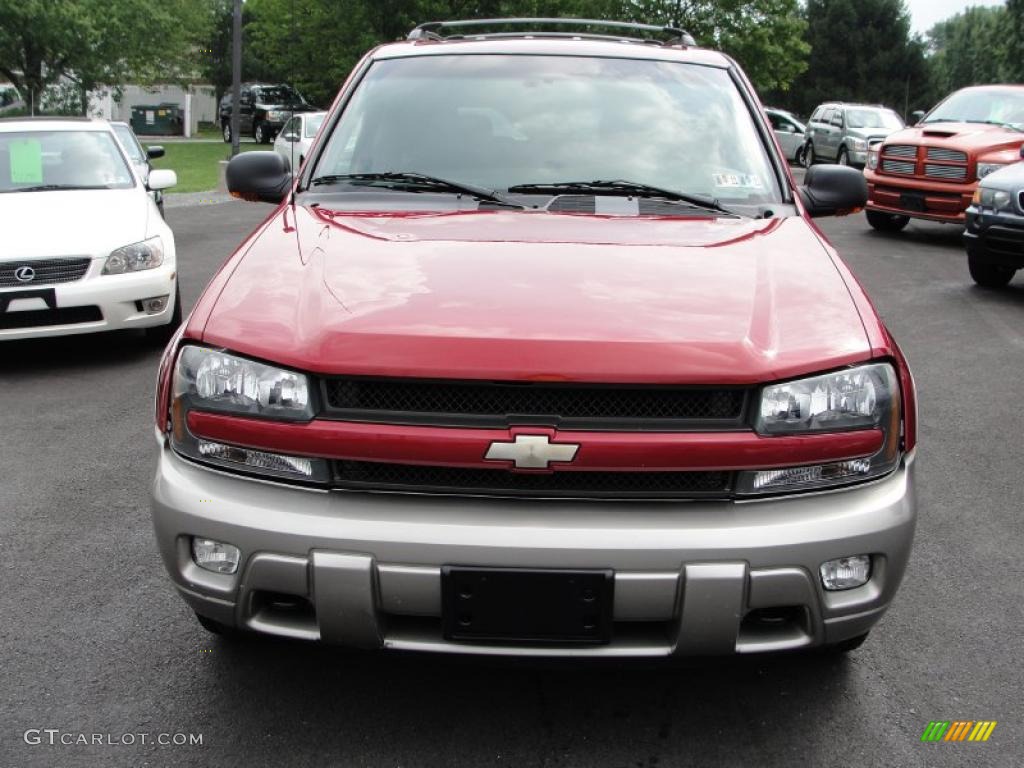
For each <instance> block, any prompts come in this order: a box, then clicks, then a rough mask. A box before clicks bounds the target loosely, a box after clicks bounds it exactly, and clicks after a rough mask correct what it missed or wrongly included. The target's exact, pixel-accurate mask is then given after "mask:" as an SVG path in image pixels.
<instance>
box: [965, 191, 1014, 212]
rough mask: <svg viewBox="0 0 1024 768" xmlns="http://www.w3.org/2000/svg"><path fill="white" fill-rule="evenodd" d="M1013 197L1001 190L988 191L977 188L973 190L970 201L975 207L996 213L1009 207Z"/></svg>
mask: <svg viewBox="0 0 1024 768" xmlns="http://www.w3.org/2000/svg"><path fill="white" fill-rule="evenodd" d="M1012 201H1013V196H1012V195H1011V194H1010V193H1009V192H1006V191H1004V190H1002V189H988V188H987V187H978V188H977V189H976V190H974V198H973V199H972V200H971V202H972V203H974V204H975V205H980V206H981V207H983V208H992V209H993V210H996V211H1001V210H1006V209H1009V208H1010V207H1011V205H1010V204H1011V202H1012Z"/></svg>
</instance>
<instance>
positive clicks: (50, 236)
mask: <svg viewBox="0 0 1024 768" xmlns="http://www.w3.org/2000/svg"><path fill="white" fill-rule="evenodd" d="M149 207H150V201H149V198H148V196H147V195H146V194H144V193H142V192H141V191H140V190H139V189H138V188H133V189H102V190H80V191H74V190H68V191H56V192H8V193H3V194H0V221H3V222H4V228H3V236H2V237H0V259H11V258H15V259H31V258H47V257H52V256H93V257H96V256H106V255H107V254H109V253H110V252H111V251H112V250H114V249H115V248H120V247H121V246H122V245H129V244H131V243H137V242H139V241H140V240H144V239H145V238H146V227H147V225H148V221H147V217H148V216H149V214H150V212H149Z"/></svg>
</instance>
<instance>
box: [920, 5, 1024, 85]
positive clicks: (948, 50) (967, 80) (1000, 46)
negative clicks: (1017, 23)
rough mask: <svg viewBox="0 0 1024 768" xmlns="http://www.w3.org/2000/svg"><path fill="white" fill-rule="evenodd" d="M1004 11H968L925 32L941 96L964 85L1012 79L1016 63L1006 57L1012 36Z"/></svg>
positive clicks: (934, 76)
mask: <svg viewBox="0 0 1024 768" xmlns="http://www.w3.org/2000/svg"><path fill="white" fill-rule="evenodd" d="M1009 29H1010V13H1009V11H1008V10H1007V9H1006V8H1002V7H995V8H983V7H975V8H968V9H967V10H966V11H964V12H963V13H958V14H956V15H955V16H953V17H951V18H949V19H946V20H945V21H942V22H939V23H938V24H936V25H935V26H934V27H932V28H931V30H929V32H928V40H929V47H930V49H931V57H930V59H929V65H930V67H931V70H932V78H933V82H934V84H935V89H936V91H937V93H938V94H939V95H940V96H942V95H945V94H947V93H949V92H950V91H955V90H956V89H958V88H963V87H964V86H967V85H978V84H982V83H996V82H1000V81H1002V80H1004V79H1013V77H1014V75H1015V74H1019V73H1018V72H1015V71H1013V70H1015V69H1016V66H1015V65H1017V64H1018V62H1019V60H1017V61H1014V60H1013V57H1012V56H1010V55H1009V49H1008V43H1009V41H1010V40H1011V39H1012V35H1008V34H1007V32H1008V31H1009Z"/></svg>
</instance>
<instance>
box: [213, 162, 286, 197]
mask: <svg viewBox="0 0 1024 768" xmlns="http://www.w3.org/2000/svg"><path fill="white" fill-rule="evenodd" d="M225 176H226V180H227V185H228V192H230V193H231V194H232V196H234V197H238V198H241V199H242V200H251V201H253V202H263V203H274V204H275V205H276V204H277V203H280V202H281V201H282V200H284V199H285V198H286V197H287V196H288V192H289V191H290V190H291V186H292V174H291V171H290V170H289V168H288V163H287V162H286V161H285V159H284V158H283V157H281V156H280V155H279V154H277V153H276V152H242V153H241V154H238V155H235V157H233V158H232V159H231V162H229V163H228V167H227V171H226V173H225Z"/></svg>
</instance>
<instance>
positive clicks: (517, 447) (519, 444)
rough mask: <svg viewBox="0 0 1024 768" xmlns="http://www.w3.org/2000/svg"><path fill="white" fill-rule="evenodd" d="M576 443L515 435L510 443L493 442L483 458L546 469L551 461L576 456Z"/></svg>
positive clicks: (542, 436) (562, 460)
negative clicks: (554, 441)
mask: <svg viewBox="0 0 1024 768" xmlns="http://www.w3.org/2000/svg"><path fill="white" fill-rule="evenodd" d="M579 449H580V446H579V445H578V444H577V443H552V442H551V440H550V439H549V438H548V436H547V435H516V437H515V440H513V441H512V442H510V443H501V442H493V443H491V446H490V448H488V449H487V454H486V455H485V456H484V458H485V459H488V460H490V461H511V462H513V463H514V464H515V467H516V469H547V468H548V467H549V466H550V465H551V464H552V463H554V462H559V463H565V462H569V461H572V460H573V459H574V458H576V452H577V451H578V450H579Z"/></svg>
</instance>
